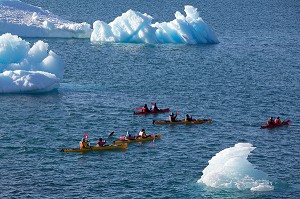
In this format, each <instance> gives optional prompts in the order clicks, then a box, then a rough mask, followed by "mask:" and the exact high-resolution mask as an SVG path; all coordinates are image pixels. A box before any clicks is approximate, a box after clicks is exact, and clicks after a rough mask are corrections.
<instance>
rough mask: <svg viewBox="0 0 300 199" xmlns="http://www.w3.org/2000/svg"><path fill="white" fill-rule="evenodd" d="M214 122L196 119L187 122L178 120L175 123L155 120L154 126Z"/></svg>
mask: <svg viewBox="0 0 300 199" xmlns="http://www.w3.org/2000/svg"><path fill="white" fill-rule="evenodd" d="M208 122H212V119H210V118H209V119H195V120H192V121H186V120H178V121H175V122H170V121H169V120H162V121H155V120H153V124H203V123H208Z"/></svg>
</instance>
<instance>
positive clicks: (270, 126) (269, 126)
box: [260, 120, 291, 129]
mask: <svg viewBox="0 0 300 199" xmlns="http://www.w3.org/2000/svg"><path fill="white" fill-rule="evenodd" d="M290 123H291V121H290V120H287V121H283V122H281V123H280V124H271V125H265V126H261V127H260V128H262V129H272V128H277V127H282V126H289V125H290Z"/></svg>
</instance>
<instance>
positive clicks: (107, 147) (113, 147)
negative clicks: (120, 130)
mask: <svg viewBox="0 0 300 199" xmlns="http://www.w3.org/2000/svg"><path fill="white" fill-rule="evenodd" d="M126 148H127V143H123V144H120V145H105V146H91V147H90V148H83V149H80V148H72V149H62V150H61V151H62V152H87V151H105V150H116V149H126Z"/></svg>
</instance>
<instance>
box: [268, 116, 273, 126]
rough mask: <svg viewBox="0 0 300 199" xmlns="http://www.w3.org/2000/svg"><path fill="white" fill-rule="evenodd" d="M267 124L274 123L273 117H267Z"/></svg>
mask: <svg viewBox="0 0 300 199" xmlns="http://www.w3.org/2000/svg"><path fill="white" fill-rule="evenodd" d="M267 124H268V125H273V124H274V120H273V117H270V118H269V119H268V121H267Z"/></svg>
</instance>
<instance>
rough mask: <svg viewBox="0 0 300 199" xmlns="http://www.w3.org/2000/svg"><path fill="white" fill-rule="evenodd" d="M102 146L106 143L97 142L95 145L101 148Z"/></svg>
mask: <svg viewBox="0 0 300 199" xmlns="http://www.w3.org/2000/svg"><path fill="white" fill-rule="evenodd" d="M104 144H106V141H98V142H97V145H98V146H103V145H104Z"/></svg>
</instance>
